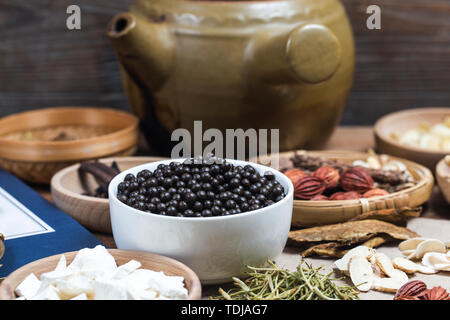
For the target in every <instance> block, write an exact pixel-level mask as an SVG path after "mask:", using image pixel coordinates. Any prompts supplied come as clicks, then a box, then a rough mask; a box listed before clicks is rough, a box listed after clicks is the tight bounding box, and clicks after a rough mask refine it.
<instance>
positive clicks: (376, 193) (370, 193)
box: [363, 188, 389, 198]
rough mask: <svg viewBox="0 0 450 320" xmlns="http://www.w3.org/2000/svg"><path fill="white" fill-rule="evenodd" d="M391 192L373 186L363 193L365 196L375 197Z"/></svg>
mask: <svg viewBox="0 0 450 320" xmlns="http://www.w3.org/2000/svg"><path fill="white" fill-rule="evenodd" d="M388 194H389V192H387V191H386V190H383V189H379V188H373V189H371V190H369V191H367V192H365V193H364V194H363V198H373V197H381V196H387V195H388Z"/></svg>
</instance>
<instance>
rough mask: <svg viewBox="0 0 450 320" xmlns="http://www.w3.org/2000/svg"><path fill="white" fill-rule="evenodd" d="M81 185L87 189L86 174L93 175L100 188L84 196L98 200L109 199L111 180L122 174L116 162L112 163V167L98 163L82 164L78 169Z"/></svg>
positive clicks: (88, 162)
mask: <svg viewBox="0 0 450 320" xmlns="http://www.w3.org/2000/svg"><path fill="white" fill-rule="evenodd" d="M78 173H79V176H80V180H81V184H82V185H83V187H84V189H85V190H87V189H88V188H87V187H86V185H87V183H86V174H88V173H89V174H91V175H93V176H94V178H95V180H96V181H97V183H98V184H99V186H98V187H97V188H96V189H95V191H94V193H90V192H86V193H84V195H87V196H90V197H96V198H104V199H107V198H108V185H109V183H110V182H111V180H112V179H113V178H114V177H115V176H116V175H118V174H119V173H120V169H119V167H118V165H117V163H116V162H115V161H113V162H112V164H111V166H107V165H106V164H104V163H101V162H98V161H84V162H82V163H81V164H80V168H79V169H78Z"/></svg>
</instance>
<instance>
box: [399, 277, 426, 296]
mask: <svg viewBox="0 0 450 320" xmlns="http://www.w3.org/2000/svg"><path fill="white" fill-rule="evenodd" d="M425 290H427V285H426V284H425V282H423V281H420V280H413V281H409V282H407V283H405V284H404V285H403V286H401V288H400V289H398V290H397V293H396V294H395V296H394V300H402V299H399V298H401V297H405V296H407V297H416V296H418V295H420V294H421V293H422V292H424V291H425Z"/></svg>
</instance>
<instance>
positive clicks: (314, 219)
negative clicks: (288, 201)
mask: <svg viewBox="0 0 450 320" xmlns="http://www.w3.org/2000/svg"><path fill="white" fill-rule="evenodd" d="M297 152H303V153H304V152H305V151H303V150H299V151H297ZM294 154H295V151H293V152H284V153H280V154H279V165H280V168H292V163H291V161H290V160H289V158H291V157H292V156H293V155H294ZM307 154H308V155H311V156H314V157H323V158H328V159H334V160H339V161H343V162H353V161H355V160H365V159H366V158H367V154H366V153H362V152H354V151H312V152H307ZM390 159H392V160H397V161H401V162H403V163H404V164H405V165H406V167H407V168H408V170H409V171H410V172H411V174H412V175H413V177H414V178H415V179H416V181H417V184H416V185H415V186H413V187H411V188H408V189H405V190H402V191H399V192H395V193H391V194H389V195H387V196H382V197H374V198H368V199H364V200H363V201H361V200H336V201H304V200H294V208H293V212H292V226H295V227H310V226H317V225H326V224H334V223H340V222H345V221H348V220H349V219H351V218H353V217H355V216H357V215H359V214H362V213H364V212H367V211H372V210H377V209H385V208H402V207H416V206H420V205H421V204H423V203H424V202H426V201H428V199H429V198H430V196H431V191H432V188H433V181H434V180H433V175H432V174H431V172H430V170H428V169H427V168H426V167H424V166H422V165H420V164H417V163H414V162H411V161H408V160H404V159H400V158H396V157H390ZM261 160H262V161H261ZM259 162H262V163H268V162H267V157H265V158H260V160H259Z"/></svg>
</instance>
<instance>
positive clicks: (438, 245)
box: [416, 239, 447, 259]
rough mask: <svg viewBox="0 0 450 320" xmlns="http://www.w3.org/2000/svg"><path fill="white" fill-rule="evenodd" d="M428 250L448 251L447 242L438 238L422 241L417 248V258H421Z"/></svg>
mask: <svg viewBox="0 0 450 320" xmlns="http://www.w3.org/2000/svg"><path fill="white" fill-rule="evenodd" d="M427 252H440V253H446V252H447V249H446V247H445V243H443V242H442V241H440V240H437V239H428V240H425V241H423V242H421V243H420V244H419V245H418V246H417V248H416V258H417V259H421V258H422V257H423V256H424V255H425V253H427Z"/></svg>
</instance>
